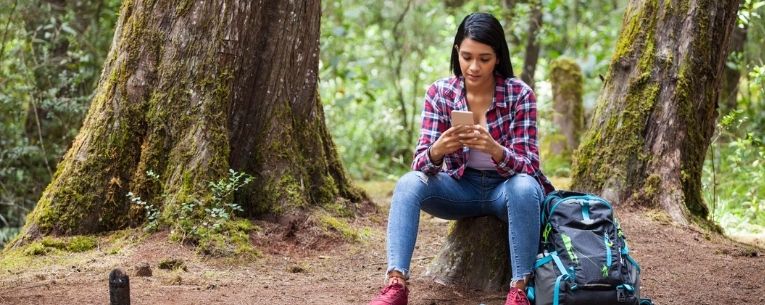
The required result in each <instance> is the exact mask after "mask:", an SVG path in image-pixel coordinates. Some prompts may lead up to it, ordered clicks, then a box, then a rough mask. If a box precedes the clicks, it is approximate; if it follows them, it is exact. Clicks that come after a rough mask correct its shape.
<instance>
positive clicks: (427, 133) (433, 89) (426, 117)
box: [412, 84, 449, 174]
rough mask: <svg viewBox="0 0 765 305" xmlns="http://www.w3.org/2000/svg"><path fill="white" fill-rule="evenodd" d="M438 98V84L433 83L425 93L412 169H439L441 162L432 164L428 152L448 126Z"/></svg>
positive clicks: (425, 170) (426, 170) (428, 170)
mask: <svg viewBox="0 0 765 305" xmlns="http://www.w3.org/2000/svg"><path fill="white" fill-rule="evenodd" d="M439 99H440V94H439V90H438V86H437V85H436V84H433V85H431V86H430V88H428V91H427V93H426V94H425V105H424V106H423V107H422V127H421V128H420V138H419V140H418V141H417V146H416V148H415V152H414V160H412V170H416V171H421V172H424V173H427V174H436V173H438V172H439V171H440V170H441V164H439V165H436V164H434V163H433V160H431V159H430V154H429V153H428V152H429V150H430V147H431V146H432V145H433V143H435V142H436V140H438V137H440V136H441V134H442V133H443V132H444V131H446V129H447V128H448V126H449V121H448V120H447V119H446V115H445V114H444V113H443V111H442V109H441V107H439ZM442 162H443V160H442Z"/></svg>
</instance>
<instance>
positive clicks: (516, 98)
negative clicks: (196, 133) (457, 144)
mask: <svg viewBox="0 0 765 305" xmlns="http://www.w3.org/2000/svg"><path fill="white" fill-rule="evenodd" d="M495 79H496V81H497V84H496V87H495V92H494V100H493V102H492V104H491V105H490V106H489V109H488V110H487V111H486V123H487V124H488V127H489V133H490V134H491V136H492V138H494V140H495V141H497V143H499V144H500V145H502V146H503V147H504V150H505V152H504V154H503V159H502V160H501V161H500V162H499V163H496V162H495V164H496V166H497V172H498V173H499V174H500V175H502V176H505V177H510V176H512V175H515V174H516V173H525V174H528V175H531V176H532V177H534V178H536V179H537V181H539V183H540V185H541V186H542V188H543V189H544V190H545V193H549V192H551V191H553V190H554V187H553V186H552V184H551V183H550V181H549V180H548V179H547V177H545V176H544V174H542V171H541V170H540V169H539V148H538V146H537V126H536V118H537V106H536V97H535V96H534V92H533V91H532V90H531V88H530V87H529V86H527V85H526V84H524V83H523V82H521V81H519V80H517V79H515V78H503V77H502V76H500V75H495ZM464 84H465V82H464V78H463V77H462V76H459V77H457V76H452V77H448V78H444V79H441V80H438V81H436V82H435V83H433V85H431V86H430V88H429V89H428V91H427V93H426V95H425V106H424V107H423V110H422V128H421V129H420V139H419V141H418V142H417V147H416V149H415V153H414V160H413V161H412V170H417V171H422V172H424V173H426V174H436V173H438V172H439V171H444V172H446V173H447V174H449V175H450V176H452V177H454V178H457V179H459V178H461V177H462V174H463V173H464V171H465V165H466V164H467V157H468V150H469V148H467V147H464V148H462V150H457V151H456V152H454V153H451V154H446V155H445V156H444V159H443V163H442V165H440V166H438V165H436V164H434V163H433V161H432V160H431V159H430V155H429V153H428V151H429V150H430V147H431V146H432V145H433V143H435V142H436V140H437V139H438V137H440V136H441V134H442V133H443V132H445V131H446V130H447V129H449V127H451V112H452V110H468V105H467V99H466V97H465V90H464V88H465V85H464Z"/></svg>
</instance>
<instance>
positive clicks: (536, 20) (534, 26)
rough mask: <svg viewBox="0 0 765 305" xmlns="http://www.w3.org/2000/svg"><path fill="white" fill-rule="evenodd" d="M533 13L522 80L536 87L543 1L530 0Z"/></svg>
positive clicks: (527, 38)
mask: <svg viewBox="0 0 765 305" xmlns="http://www.w3.org/2000/svg"><path fill="white" fill-rule="evenodd" d="M529 5H530V6H531V14H530V15H529V36H528V37H526V53H525V54H524V57H523V71H522V72H521V80H523V82H524V83H526V84H527V85H529V86H530V87H531V88H534V72H535V71H536V69H537V61H538V60H539V51H540V45H539V39H538V36H539V31H540V30H541V29H542V1H541V0H534V1H530V3H529Z"/></svg>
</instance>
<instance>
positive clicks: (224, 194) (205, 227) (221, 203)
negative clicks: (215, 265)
mask: <svg viewBox="0 0 765 305" xmlns="http://www.w3.org/2000/svg"><path fill="white" fill-rule="evenodd" d="M252 180H253V177H252V176H250V175H247V174H245V173H239V172H236V171H234V170H231V169H230V170H229V176H228V177H224V178H221V179H220V180H218V181H216V182H210V183H209V191H210V194H211V195H210V197H209V198H208V199H206V200H199V199H197V198H189V199H187V200H185V201H184V202H182V203H181V208H180V209H178V210H176V212H175V214H174V215H172V216H171V217H169V221H170V222H171V223H168V225H169V226H170V227H171V238H173V239H175V240H178V241H181V242H186V243H191V244H194V245H196V246H197V250H198V251H199V252H200V253H202V254H205V255H212V256H229V255H232V254H236V255H257V252H256V251H255V250H254V249H253V248H252V245H251V244H250V243H249V233H250V232H251V231H252V230H254V227H253V225H252V224H251V223H250V222H249V221H248V220H246V219H244V220H236V219H235V218H234V213H235V212H241V211H242V208H241V206H240V205H239V204H237V203H234V202H233V201H232V200H233V198H234V192H236V191H237V190H238V189H239V188H241V187H243V186H245V185H246V184H248V183H250V182H252Z"/></svg>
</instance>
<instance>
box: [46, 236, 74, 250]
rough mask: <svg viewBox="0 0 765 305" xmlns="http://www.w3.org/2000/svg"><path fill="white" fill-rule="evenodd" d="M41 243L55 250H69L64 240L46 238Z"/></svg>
mask: <svg viewBox="0 0 765 305" xmlns="http://www.w3.org/2000/svg"><path fill="white" fill-rule="evenodd" d="M40 243H41V244H42V245H43V246H45V247H48V248H54V249H59V250H64V249H66V248H67V245H68V243H67V242H66V241H64V240H63V239H57V238H53V237H50V236H46V237H44V238H43V239H42V240H41V241H40Z"/></svg>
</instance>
